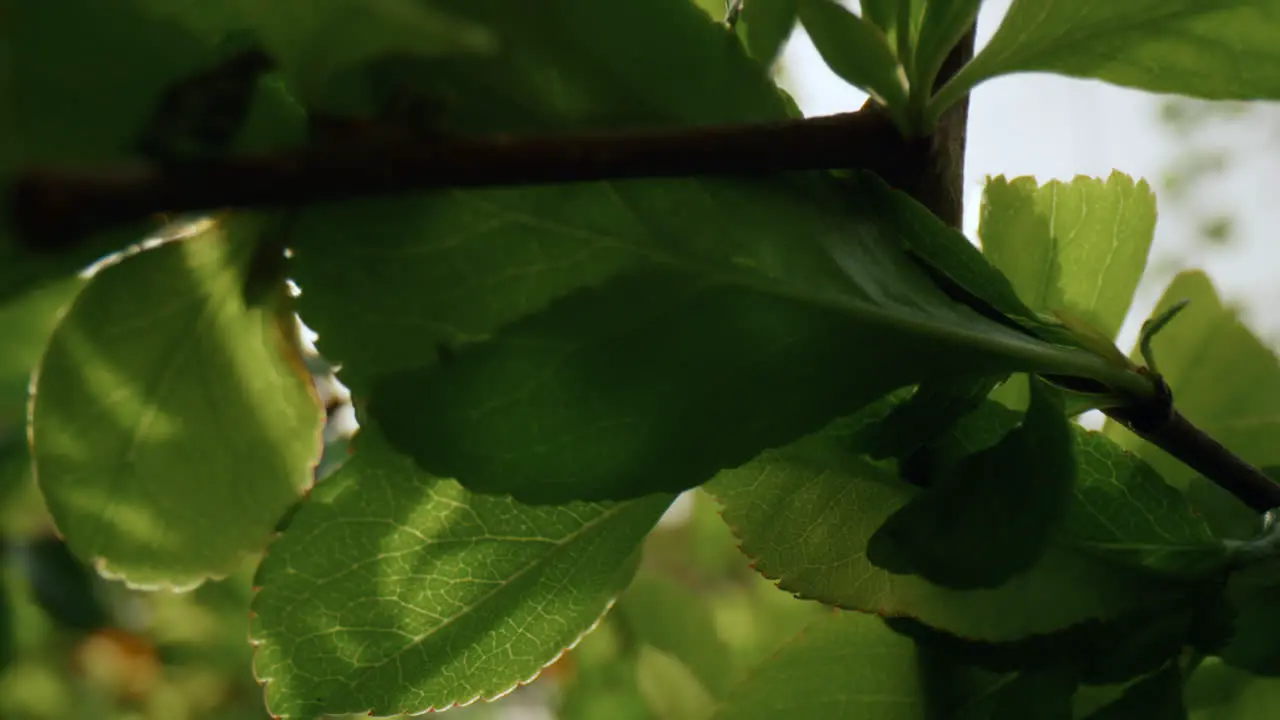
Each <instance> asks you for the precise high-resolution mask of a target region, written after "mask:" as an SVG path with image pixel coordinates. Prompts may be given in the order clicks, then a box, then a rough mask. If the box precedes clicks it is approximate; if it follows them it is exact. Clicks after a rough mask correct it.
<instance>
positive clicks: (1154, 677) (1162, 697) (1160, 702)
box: [1087, 662, 1187, 720]
mask: <svg viewBox="0 0 1280 720" xmlns="http://www.w3.org/2000/svg"><path fill="white" fill-rule="evenodd" d="M1182 685H1183V676H1182V670H1181V668H1180V667H1179V666H1178V663H1177V662H1170V663H1169V664H1168V665H1166V666H1165V667H1164V668H1163V669H1162V670H1160V671H1158V672H1155V673H1152V674H1150V675H1148V676H1146V677H1144V678H1142V679H1141V680H1139V681H1138V682H1136V683H1134V684H1132V685H1130V686H1129V687H1127V688H1125V691H1124V693H1123V694H1122V695H1121V696H1120V698H1119V699H1118V700H1116V701H1115V702H1113V703H1110V704H1108V705H1105V706H1103V707H1102V708H1101V709H1099V710H1098V711H1097V712H1095V713H1092V714H1090V715H1089V716H1088V717H1087V720H1133V719H1134V718H1142V720H1181V719H1183V718H1186V717H1187V708H1186V705H1185V704H1184V703H1183V698H1182Z"/></svg>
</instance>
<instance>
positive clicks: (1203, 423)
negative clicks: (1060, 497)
mask: <svg viewBox="0 0 1280 720" xmlns="http://www.w3.org/2000/svg"><path fill="white" fill-rule="evenodd" d="M1182 300H1189V301H1190V302H1189V304H1188V305H1187V307H1186V309H1184V310H1183V311H1182V312H1181V313H1179V314H1178V317H1177V318H1176V319H1175V320H1174V321H1173V322H1171V323H1170V324H1169V325H1168V327H1166V328H1164V329H1163V330H1161V331H1160V333H1159V334H1158V335H1157V336H1156V337H1155V340H1154V342H1153V343H1152V348H1153V352H1154V354H1155V357H1156V359H1157V362H1158V363H1159V366H1160V373H1161V374H1162V375H1163V376H1164V378H1165V380H1166V381H1167V382H1168V383H1169V386H1170V387H1171V388H1172V389H1173V397H1174V402H1175V404H1176V405H1177V407H1178V410H1179V411H1180V412H1181V413H1182V414H1183V415H1185V416H1186V417H1187V419H1189V420H1190V421H1191V422H1192V423H1194V424H1195V425H1196V426H1197V427H1199V428H1200V429H1201V430H1203V431H1204V432H1206V433H1208V434H1209V435H1210V436H1211V437H1213V438H1214V439H1215V440H1217V441H1218V442H1221V443H1222V444H1223V445H1225V446H1226V447H1227V448H1228V449H1230V450H1231V451H1232V452H1234V453H1236V454H1238V455H1239V456H1240V457H1242V458H1244V459H1245V460H1246V461H1248V462H1251V463H1253V464H1255V465H1257V466H1268V465H1280V442H1277V438H1280V361H1277V359H1276V355H1275V353H1273V352H1272V351H1271V349H1270V348H1268V347H1267V346H1266V345H1264V344H1262V342H1260V341H1259V340H1258V339H1257V338H1256V337H1254V335H1253V334H1252V333H1250V332H1249V330H1248V328H1246V327H1245V326H1244V324H1243V323H1241V322H1240V320H1239V319H1238V318H1237V316H1236V313H1235V312H1234V311H1233V310H1232V309H1230V308H1229V307H1228V306H1225V305H1224V304H1223V303H1222V301H1221V300H1220V299H1219V298H1218V294H1217V293H1216V292H1215V291H1214V288H1213V284H1212V282H1210V280H1209V278H1208V277H1207V276H1205V275H1204V273H1202V272H1185V273H1182V274H1180V275H1178V276H1177V277H1176V278H1174V280H1173V282H1172V283H1170V284H1169V287H1168V288H1167V289H1166V290H1165V293H1164V296H1163V297H1162V298H1161V299H1160V303H1159V304H1158V305H1157V306H1156V310H1155V313H1160V312H1162V311H1164V310H1165V309H1167V308H1169V307H1170V306H1171V305H1173V304H1174V303H1176V302H1180V301H1182ZM1131 357H1133V358H1134V359H1135V360H1139V353H1138V350H1137V348H1135V349H1134V351H1133V353H1132V354H1131ZM1104 432H1105V433H1106V434H1107V436H1108V437H1110V438H1112V439H1113V440H1115V441H1116V442H1117V443H1118V444H1119V445H1120V446H1121V447H1123V448H1126V449H1129V450H1132V451H1134V452H1135V453H1137V454H1138V456H1139V457H1141V458H1142V459H1144V460H1146V461H1147V462H1148V463H1149V464H1150V465H1151V466H1152V467H1153V468H1155V469H1156V471H1157V472H1159V473H1160V475H1161V476H1162V477H1164V478H1165V480H1167V481H1168V482H1169V483H1170V484H1171V485H1173V486H1174V487H1176V488H1179V489H1186V488H1188V487H1189V486H1191V487H1194V486H1196V485H1199V484H1201V483H1207V482H1208V481H1207V480H1205V479H1203V478H1201V477H1200V476H1199V475H1198V474H1197V473H1196V472H1195V471H1194V470H1191V469H1190V468H1188V467H1186V466H1184V465H1182V464H1181V463H1180V462H1178V461H1177V460H1175V459H1174V458H1173V457H1171V456H1170V455H1168V454H1167V453H1165V452H1164V451H1163V450H1160V449H1159V448H1157V447H1155V446H1153V445H1151V444H1149V443H1147V442H1146V441H1144V440H1142V439H1140V438H1138V437H1137V436H1135V435H1133V434H1132V433H1130V432H1129V431H1128V430H1126V429H1125V428H1124V427H1122V426H1120V425H1119V424H1117V423H1115V422H1108V423H1107V426H1106V428H1105V429H1104ZM1191 496H1192V497H1193V498H1195V499H1197V500H1208V501H1210V502H1214V503H1220V504H1224V505H1226V506H1228V507H1234V506H1238V505H1239V504H1240V502H1239V501H1238V500H1236V499H1235V498H1234V497H1233V496H1230V495H1227V494H1226V493H1215V492H1211V491H1205V492H1199V491H1194V490H1193V491H1192V492H1191ZM1213 514H1214V515H1215V516H1222V515H1223V513H1221V512H1215V513H1213ZM1240 515H1243V513H1240ZM1254 516H1255V517H1256V514H1254ZM1246 517H1247V516H1246ZM1257 531H1258V526H1257V524H1256V523H1250V524H1248V526H1244V527H1240V528H1238V529H1237V531H1236V532H1234V533H1232V536H1233V537H1236V538H1238V539H1251V538H1252V537H1253V536H1254V535H1255V534H1256V533H1257Z"/></svg>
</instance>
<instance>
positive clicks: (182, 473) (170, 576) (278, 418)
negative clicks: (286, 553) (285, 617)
mask: <svg viewBox="0 0 1280 720" xmlns="http://www.w3.org/2000/svg"><path fill="white" fill-rule="evenodd" d="M263 228H264V226H263V224H262V222H261V221H260V219H257V218H253V217H247V216H246V217H235V218H232V219H230V220H227V221H223V222H222V223H220V224H214V223H210V224H208V225H206V226H205V228H204V229H203V231H202V232H200V233H199V234H196V235H193V236H191V237H187V238H185V239H182V240H178V241H174V242H169V243H167V244H164V245H161V246H160V247H157V248H154V249H151V250H146V251H143V252H140V253H136V254H134V255H131V256H129V257H126V258H124V259H122V260H121V261H120V262H118V263H116V264H114V265H111V266H109V267H107V268H105V269H103V270H101V271H100V272H98V273H97V274H96V275H95V276H94V278H93V279H92V281H90V282H89V284H88V285H86V286H85V289H84V290H83V291H82V292H81V293H80V295H79V296H78V297H77V298H76V300H75V302H74V303H73V304H72V305H71V307H70V308H69V310H68V312H67V314H66V315H65V316H64V317H63V318H62V320H61V322H60V323H59V325H58V327H57V329H56V330H55V331H54V334H53V337H52V338H51V340H50V344H49V349H48V351H47V352H46V354H45V356H44V358H43V360H42V362H41V365H40V370H39V373H40V375H39V380H38V383H37V386H36V390H35V399H34V404H33V408H32V438H33V447H34V456H35V463H36V469H37V471H38V475H37V476H38V478H39V482H40V488H41V490H42V491H43V493H44V496H45V500H46V502H47V503H48V505H49V510H50V512H51V513H52V514H53V517H54V519H55V521H56V522H57V524H58V528H59V530H60V531H61V533H62V534H63V536H65V538H66V540H67V543H68V545H69V546H70V547H71V549H72V550H73V551H74V552H75V553H76V554H77V555H78V556H80V557H81V558H84V559H86V560H93V561H95V562H96V563H97V564H98V567H99V569H101V570H103V571H104V572H107V573H110V574H112V575H119V576H123V577H124V578H126V579H128V580H129V581H130V582H133V583H137V584H166V585H174V586H190V585H193V584H198V583H199V582H200V581H202V580H203V579H205V578H206V577H209V576H211V575H223V574H226V573H228V572H231V571H232V570H234V569H235V568H236V567H237V566H238V565H239V563H240V562H241V560H242V559H243V557H244V556H245V554H246V553H249V552H253V551H255V550H258V549H260V548H261V547H262V546H263V545H265V544H266V542H267V540H268V539H269V537H270V535H271V532H272V528H273V527H274V526H275V523H276V521H277V520H278V519H279V518H280V515H281V514H282V513H283V512H284V511H285V510H286V509H287V508H288V507H289V506H290V505H291V504H292V503H293V502H294V501H296V499H297V498H298V496H299V495H300V494H301V493H302V491H303V490H304V489H305V488H306V487H307V486H308V485H310V483H311V468H312V466H313V464H314V463H315V459H316V458H317V457H318V456H319V449H320V424H321V420H322V418H323V414H322V412H321V409H320V408H319V406H318V403H317V402H316V399H315V397H314V395H313V389H312V387H311V383H310V378H309V377H308V376H307V375H306V373H305V371H304V370H303V368H302V366H301V361H300V359H299V358H298V357H297V349H296V346H295V343H294V338H293V335H292V334H293V331H294V329H293V323H292V320H291V316H289V315H287V314H283V313H281V312H280V310H279V308H277V307H254V306H250V305H247V304H246V302H245V297H244V283H245V279H246V276H247V274H248V273H249V271H250V268H249V263H250V260H251V258H252V255H253V248H254V245H255V242H256V240H257V237H258V235H259V234H260V233H262V232H263ZM279 293H280V294H281V295H283V294H284V288H283V286H280V288H279Z"/></svg>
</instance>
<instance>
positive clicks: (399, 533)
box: [252, 428, 671, 716]
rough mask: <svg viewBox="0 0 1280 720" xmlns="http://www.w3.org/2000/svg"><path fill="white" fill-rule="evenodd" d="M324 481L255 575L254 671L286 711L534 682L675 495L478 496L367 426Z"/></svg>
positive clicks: (620, 576)
mask: <svg viewBox="0 0 1280 720" xmlns="http://www.w3.org/2000/svg"><path fill="white" fill-rule="evenodd" d="M327 483H328V487H326V489H325V490H324V492H317V493H315V494H313V496H312V497H311V498H310V500H309V501H308V502H306V503H305V504H304V505H303V506H302V508H301V510H299V511H298V513H297V514H296V515H295V516H294V517H293V519H292V520H291V521H290V523H289V530H288V532H287V533H286V534H285V535H284V536H283V538H282V539H281V540H280V541H278V542H277V543H275V544H274V545H272V547H271V552H270V554H269V555H267V557H266V559H265V560H264V562H263V563H262V565H261V567H260V568H259V570H258V575H257V578H256V581H255V582H256V584H257V585H259V586H261V587H262V588H263V589H262V590H261V591H260V592H259V593H258V595H257V596H256V597H255V598H254V601H253V612H254V616H255V620H254V624H253V629H252V637H253V640H254V642H255V643H256V644H257V646H258V655H257V658H256V660H255V661H254V670H255V673H256V675H257V677H258V678H259V679H260V680H261V681H263V682H265V683H266V684H267V706H268V708H269V709H270V710H271V712H272V713H274V714H276V715H286V716H296V715H302V716H313V715H314V714H315V713H317V712H319V711H324V712H330V713H334V712H343V713H357V712H366V711H368V712H371V713H372V714H374V715H388V714H394V713H410V714H416V713H419V712H423V711H425V710H428V709H432V708H434V709H443V708H447V707H450V706H452V705H465V704H468V703H470V702H472V701H474V700H475V699H476V698H493V697H498V696H500V695H502V694H504V693H506V692H508V691H510V690H511V689H512V688H513V687H515V686H516V685H517V684H519V683H524V682H529V681H530V680H532V679H533V678H534V677H536V676H537V674H538V672H539V671H540V670H541V669H542V668H543V667H545V666H546V665H547V664H548V663H549V662H551V661H552V660H554V659H555V658H556V657H557V656H558V655H559V654H560V653H561V652H562V651H563V650H564V649H565V648H566V647H569V646H571V645H573V644H574V643H575V642H576V641H577V640H578V638H580V637H581V636H582V635H583V633H585V632H587V631H588V630H589V629H590V628H591V627H592V625H593V624H594V623H595V622H596V621H597V620H598V619H599V617H600V615H601V614H602V613H603V612H604V611H605V610H606V609H607V608H608V607H609V603H610V602H611V600H612V599H613V598H614V597H616V596H617V594H618V593H619V592H620V591H621V590H622V588H624V587H625V586H626V585H627V583H628V581H629V580H630V579H631V575H632V573H633V572H634V569H635V563H634V561H635V553H636V549H637V547H638V546H639V544H640V541H641V540H642V539H643V538H644V535H645V533H646V532H648V530H649V529H650V528H651V527H652V526H653V523H654V522H655V521H656V520H657V519H658V516H659V515H661V513H662V511H663V510H664V509H665V508H666V506H667V505H668V504H669V503H670V500H671V499H670V497H664V496H654V497H651V498H646V499H643V500H636V501H632V502H629V503H617V504H612V505H589V504H584V503H577V504H572V505H565V506H561V507H552V508H533V507H528V506H523V505H519V504H517V503H515V502H514V501H512V500H509V499H505V498H488V497H483V496H474V495H470V494H468V493H467V492H466V491H465V490H463V489H462V488H461V487H459V486H458V485H457V484H456V483H454V482H451V481H448V480H439V479H435V478H431V477H429V476H426V475H424V474H423V473H422V472H421V471H419V470H417V469H416V468H414V466H413V464H412V463H411V462H410V461H409V460H407V459H406V458H403V457H400V456H397V455H396V454H394V452H393V451H391V450H390V449H389V448H388V447H386V446H385V444H383V442H382V441H381V440H380V439H379V438H378V437H377V436H376V433H375V430H373V429H370V428H365V429H364V430H362V431H361V435H360V438H359V440H358V441H357V443H356V454H355V457H353V458H352V460H351V461H349V462H348V463H347V464H346V465H344V466H343V468H342V469H341V470H339V471H338V473H337V475H335V476H334V477H333V478H332V479H330V480H329V481H327ZM463 648H466V649H467V650H466V651H462V649H463Z"/></svg>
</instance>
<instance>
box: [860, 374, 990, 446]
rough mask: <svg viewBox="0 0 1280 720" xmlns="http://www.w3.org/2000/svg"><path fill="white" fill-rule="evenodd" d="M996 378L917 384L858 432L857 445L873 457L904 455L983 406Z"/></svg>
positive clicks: (932, 440) (939, 435) (936, 438)
mask: <svg viewBox="0 0 1280 720" xmlns="http://www.w3.org/2000/svg"><path fill="white" fill-rule="evenodd" d="M998 382H999V379H997V378H992V377H990V376H983V377H975V378H968V379H962V380H958V381H957V380H953V381H951V382H947V383H931V384H925V385H921V386H919V387H917V388H916V389H915V391H914V392H913V393H911V395H910V396H908V397H907V398H906V399H905V400H903V401H901V402H898V403H897V404H895V405H894V406H893V408H892V409H891V410H890V411H889V412H888V413H887V414H886V415H885V416H884V417H883V418H880V419H879V420H876V421H874V422H872V423H870V424H869V425H868V426H867V427H866V428H864V429H863V430H862V432H861V433H860V434H859V437H858V441H857V445H858V448H859V449H860V450H861V451H862V452H863V453H864V454H866V455H867V456H868V457H870V458H871V459H872V460H885V459H888V458H904V459H905V458H907V457H909V456H911V455H912V454H913V453H916V452H917V451H919V450H922V449H923V448H924V447H925V446H926V445H929V444H930V443H933V442H934V441H936V440H938V439H940V438H941V437H942V436H943V434H944V433H946V432H947V431H948V430H950V429H952V427H953V426H954V425H955V424H956V423H957V422H959V421H960V419H961V418H963V417H964V416H966V415H968V414H970V413H971V412H973V411H974V410H976V409H977V408H978V406H980V405H982V404H983V403H984V402H985V401H986V398H987V395H988V394H990V392H991V390H992V388H994V387H995V385H996V384H997V383H998Z"/></svg>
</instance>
